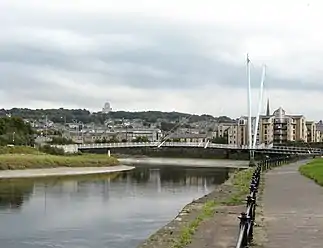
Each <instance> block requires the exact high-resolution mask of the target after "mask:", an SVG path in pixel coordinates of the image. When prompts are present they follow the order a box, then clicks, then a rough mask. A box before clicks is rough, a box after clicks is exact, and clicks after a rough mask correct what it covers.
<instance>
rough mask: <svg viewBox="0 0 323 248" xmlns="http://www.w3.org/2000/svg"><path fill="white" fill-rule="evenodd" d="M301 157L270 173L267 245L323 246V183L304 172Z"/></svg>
mask: <svg viewBox="0 0 323 248" xmlns="http://www.w3.org/2000/svg"><path fill="white" fill-rule="evenodd" d="M306 162H307V161H299V162H296V163H292V164H289V165H285V166H282V167H278V168H275V169H273V170H272V171H269V172H268V173H266V176H265V189H264V195H263V205H264V220H265V221H264V224H265V231H266V236H267V237H266V242H265V244H264V247H265V248H283V247H286V248H287V247H293V248H304V247H307V248H322V247H323V187H321V186H319V185H317V184H315V182H314V181H312V180H310V179H308V178H306V177H304V176H302V175H301V174H300V173H299V172H298V168H299V166H301V165H302V164H304V163H306Z"/></svg>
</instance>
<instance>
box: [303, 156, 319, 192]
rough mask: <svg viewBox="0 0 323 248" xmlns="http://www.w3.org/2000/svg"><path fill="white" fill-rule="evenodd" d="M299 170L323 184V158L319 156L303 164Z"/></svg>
mask: <svg viewBox="0 0 323 248" xmlns="http://www.w3.org/2000/svg"><path fill="white" fill-rule="evenodd" d="M299 172H300V173H301V174H302V175H303V176H306V177H308V178H310V179H312V180H313V181H314V182H316V183H317V184H319V185H321V186H323V158H317V159H314V160H312V161H310V162H309V163H307V164H305V165H302V166H301V167H300V168H299Z"/></svg>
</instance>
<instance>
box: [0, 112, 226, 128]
mask: <svg viewBox="0 0 323 248" xmlns="http://www.w3.org/2000/svg"><path fill="white" fill-rule="evenodd" d="M6 115H11V116H16V117H21V118H26V119H33V120H41V119H44V118H45V116H47V118H48V119H49V120H51V121H53V122H55V123H64V122H73V120H77V121H81V122H83V123H85V124H87V123H98V124H99V123H100V124H103V123H104V122H105V120H107V119H128V120H133V119H141V120H143V121H145V122H146V123H147V125H148V124H149V123H155V122H156V121H157V120H158V119H163V120H166V121H167V122H175V121H179V120H181V119H183V118H188V119H189V120H188V121H189V122H197V121H207V120H213V121H218V122H232V119H231V118H229V117H227V116H220V117H213V116H211V115H190V114H187V113H180V112H162V111H139V112H128V111H115V112H110V113H108V114H105V113H102V112H94V113H91V112H90V111H89V110H86V109H64V108H59V109H28V108H12V109H0V116H6Z"/></svg>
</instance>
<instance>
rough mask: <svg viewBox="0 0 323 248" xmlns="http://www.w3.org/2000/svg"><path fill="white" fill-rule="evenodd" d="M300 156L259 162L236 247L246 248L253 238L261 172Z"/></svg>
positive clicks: (241, 219) (254, 173)
mask: <svg viewBox="0 0 323 248" xmlns="http://www.w3.org/2000/svg"><path fill="white" fill-rule="evenodd" d="M298 159H299V157H298V156H284V157H279V158H271V159H265V160H262V161H260V162H258V163H257V166H256V168H255V170H254V172H253V175H252V178H251V182H250V187H249V189H250V193H249V195H248V196H247V207H246V211H245V212H243V213H241V215H240V216H239V219H240V227H239V228H240V230H239V236H238V240H237V244H236V248H246V247H248V246H249V245H250V244H251V243H252V240H253V228H254V224H255V217H256V206H257V193H258V189H259V184H260V179H261V173H262V172H264V171H267V170H269V169H271V168H273V167H276V166H280V165H282V164H286V163H289V162H292V161H296V160H298Z"/></svg>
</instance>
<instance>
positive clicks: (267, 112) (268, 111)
mask: <svg viewBox="0 0 323 248" xmlns="http://www.w3.org/2000/svg"><path fill="white" fill-rule="evenodd" d="M266 115H267V116H269V115H270V108H269V98H268V99H267V111H266Z"/></svg>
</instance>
